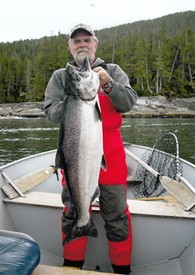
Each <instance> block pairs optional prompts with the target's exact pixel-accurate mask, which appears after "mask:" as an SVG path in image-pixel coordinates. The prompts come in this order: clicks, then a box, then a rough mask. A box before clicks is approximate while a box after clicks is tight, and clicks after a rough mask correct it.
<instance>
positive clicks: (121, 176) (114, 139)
mask: <svg viewBox="0 0 195 275" xmlns="http://www.w3.org/2000/svg"><path fill="white" fill-rule="evenodd" d="M98 95H99V102H100V107H101V113H102V124H103V148H104V156H105V160H106V168H107V170H106V171H104V170H103V169H101V170H100V176H99V185H100V211H101V189H102V190H103V189H107V187H108V190H109V188H110V190H114V188H116V187H120V188H122V189H121V190H122V191H123V189H124V190H125V191H124V192H122V194H123V193H124V211H123V213H121V216H122V215H123V216H124V214H125V216H126V219H127V230H126V231H127V234H126V237H125V239H124V238H122V237H121V239H122V240H121V239H120V240H118V239H117V241H115V237H112V233H110V234H109V232H107V233H108V234H107V236H108V246H109V253H110V261H111V263H112V265H114V266H128V265H130V263H131V252H132V229H131V215H130V212H129V210H128V207H127V204H126V179H127V166H126V161H125V151H124V146H123V141H122V138H121V133H120V127H121V124H122V115H121V114H120V113H119V112H117V110H116V109H115V108H114V106H113V104H112V102H111V100H110V98H109V97H108V96H107V95H106V94H105V93H104V92H102V91H101V89H99V92H98ZM119 185H120V186H119ZM101 187H102V188H101ZM106 193H107V190H106ZM115 193H116V192H115ZM119 195H120V194H119ZM102 196H103V192H102ZM112 197H113V194H112ZM116 207H117V205H116ZM65 211H66V208H65ZM103 212H104V211H103ZM106 212H107V211H105V213H106ZM113 212H114V211H113ZM102 216H103V218H104V214H103V215H102ZM105 216H106V215H105ZM118 223H119V225H120V221H119V222H118ZM109 227H110V226H109ZM111 227H112V225H111ZM113 228H114V227H113ZM62 238H63V240H64V238H65V234H64V232H63V230H62ZM117 238H118V237H117ZM112 239H114V241H113V240H112ZM86 243H87V237H82V238H79V239H76V240H73V241H71V242H69V243H68V244H66V245H65V246H64V253H63V257H64V258H65V259H69V260H71V261H82V260H84V259H85V252H86Z"/></svg>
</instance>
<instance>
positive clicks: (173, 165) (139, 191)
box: [131, 132, 183, 198]
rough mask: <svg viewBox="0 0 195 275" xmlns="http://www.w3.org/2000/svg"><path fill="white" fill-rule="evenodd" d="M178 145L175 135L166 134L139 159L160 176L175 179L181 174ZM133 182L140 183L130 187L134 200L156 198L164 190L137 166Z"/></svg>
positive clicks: (153, 177) (149, 174) (153, 178)
mask: <svg viewBox="0 0 195 275" xmlns="http://www.w3.org/2000/svg"><path fill="white" fill-rule="evenodd" d="M178 156H179V145H178V140H177V137H176V136H175V134H173V133H170V132H169V133H166V134H164V135H163V136H161V137H160V138H158V140H157V141H156V143H155V145H154V147H153V148H152V149H148V150H146V151H145V153H144V154H143V155H142V157H141V159H142V160H143V161H144V162H145V163H147V164H148V165H149V166H151V167H152V168H153V169H154V170H155V171H157V172H158V173H159V174H160V175H163V176H168V177H170V178H172V179H174V178H176V176H177V174H178V173H181V174H182V170H183V168H182V165H181V162H180V161H179V158H178ZM134 178H135V181H136V182H140V184H136V185H134V186H132V187H131V191H132V192H133V194H134V197H135V198H142V197H156V196H160V195H161V194H163V193H164V192H165V191H166V190H165V189H164V187H163V186H162V184H161V183H160V181H159V179H158V178H157V177H155V176H154V175H153V174H152V173H150V172H148V171H147V170H146V169H145V168H143V167H142V166H141V165H140V164H138V166H137V169H136V172H135V175H134Z"/></svg>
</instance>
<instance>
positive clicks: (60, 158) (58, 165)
mask: <svg viewBox="0 0 195 275" xmlns="http://www.w3.org/2000/svg"><path fill="white" fill-rule="evenodd" d="M63 162H64V160H63V155H62V151H61V150H60V149H58V150H57V152H56V157H55V167H56V169H59V168H62V169H63V167H64V166H63Z"/></svg>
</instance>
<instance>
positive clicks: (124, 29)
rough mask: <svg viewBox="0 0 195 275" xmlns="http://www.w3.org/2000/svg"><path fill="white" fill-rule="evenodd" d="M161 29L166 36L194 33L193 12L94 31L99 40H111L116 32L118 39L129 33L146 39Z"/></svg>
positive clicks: (194, 13) (194, 14)
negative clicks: (182, 32)
mask: <svg viewBox="0 0 195 275" xmlns="http://www.w3.org/2000/svg"><path fill="white" fill-rule="evenodd" d="M162 28H164V30H165V31H166V34H167V36H174V35H176V34H178V33H179V32H180V31H181V30H183V29H185V28H187V29H191V30H192V31H193V32H195V11H186V12H177V13H174V14H169V15H165V16H162V17H159V18H155V19H149V20H141V21H136V22H133V23H128V24H123V25H119V26H116V27H112V28H105V29H102V30H99V31H95V33H96V35H97V37H98V38H99V39H100V40H102V39H103V40H104V39H109V38H111V37H112V36H113V33H115V32H116V30H117V32H118V35H119V37H120V38H122V37H124V36H126V35H127V34H131V33H134V34H138V35H140V36H143V37H147V36H148V35H149V34H150V33H153V34H154V33H156V32H158V31H159V30H160V29H162Z"/></svg>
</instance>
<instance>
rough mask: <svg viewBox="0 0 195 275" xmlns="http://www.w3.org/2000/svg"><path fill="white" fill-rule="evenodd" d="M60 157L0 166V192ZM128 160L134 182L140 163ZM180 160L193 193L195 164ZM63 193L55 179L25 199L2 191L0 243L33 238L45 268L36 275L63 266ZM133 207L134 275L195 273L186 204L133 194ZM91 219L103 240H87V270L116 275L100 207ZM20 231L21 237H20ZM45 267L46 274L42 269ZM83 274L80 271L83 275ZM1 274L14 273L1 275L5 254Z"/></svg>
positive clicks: (191, 217)
mask: <svg viewBox="0 0 195 275" xmlns="http://www.w3.org/2000/svg"><path fill="white" fill-rule="evenodd" d="M125 147H126V149H127V151H130V152H132V153H133V154H135V155H136V156H138V157H139V158H141V156H142V155H143V153H144V152H145V150H146V149H148V148H146V147H143V146H138V145H132V144H126V145H125ZM55 154H56V151H55V150H52V151H48V152H43V153H40V154H36V155H33V156H30V157H26V158H23V159H21V160H18V161H14V162H12V163H10V164H7V165H4V166H2V167H0V187H1V188H2V187H3V186H6V185H8V182H10V183H11V184H12V183H13V184H15V183H16V182H17V180H18V179H22V178H23V177H26V176H27V175H31V176H32V173H33V171H35V172H36V171H38V170H39V169H45V170H47V167H50V166H51V165H54V163H55ZM126 159H127V166H128V172H129V175H128V177H129V178H132V177H133V176H134V173H135V170H136V167H137V162H136V161H135V160H133V159H132V158H131V157H130V156H129V155H128V154H127V156H126ZM180 161H181V163H182V165H183V177H184V178H185V179H186V180H187V181H188V182H189V183H190V184H191V185H192V186H193V188H194V187H195V180H194V178H195V165H193V164H192V163H190V162H187V161H185V160H183V159H180ZM10 183H9V184H10ZM130 184H131V182H130V183H129V185H130ZM61 188H62V187H61V184H60V181H57V177H56V175H55V174H53V175H51V176H48V178H47V179H46V180H45V181H44V182H42V183H40V184H38V185H37V186H35V187H33V188H30V190H28V191H27V192H25V194H24V196H23V193H22V192H21V194H20V196H17V197H16V198H13V199H10V198H9V197H8V196H6V194H5V192H3V191H1V200H0V217H1V218H0V228H1V230H0V240H1V237H3V236H5V235H6V236H7V235H8V236H12V234H13V236H15V235H14V234H16V236H19V237H22V238H25V237H27V239H28V236H29V238H30V239H31V238H32V239H33V240H34V241H35V242H36V244H38V246H39V248H40V250H41V259H40V265H39V266H38V267H37V268H36V270H35V271H33V274H35V275H36V274H50V272H49V271H48V270H49V269H48V270H47V267H48V268H51V267H49V266H53V267H55V268H56V269H55V270H57V267H58V268H59V269H60V267H61V266H62V263H63V259H62V241H61V215H62V209H63V205H62V202H61ZM128 205H129V208H130V211H131V214H132V226H133V254H132V274H135V275H138V274H139V275H142V274H144V275H147V274H148V275H149V274H150V275H153V274H155V275H156V274H158V275H163V274H170V275H193V274H195V214H194V213H193V212H192V211H186V209H185V206H184V205H182V204H181V203H180V202H177V201H174V200H173V201H168V202H167V201H165V200H151V201H143V200H138V199H134V195H133V194H132V193H131V191H130V189H128ZM92 218H93V221H94V223H95V225H96V227H97V229H98V237H97V238H89V240H88V246H87V254H86V260H85V264H84V270H91V271H92V270H96V269H97V267H98V268H99V269H100V271H101V272H107V273H111V272H113V271H112V268H111V264H110V261H109V256H108V247H107V239H106V235H105V230H104V222H103V220H102V217H101V215H100V212H99V207H98V205H94V206H93V213H92ZM15 232H21V235H20V233H15ZM17 234H18V235H17ZM23 234H25V235H23ZM7 260H9V259H7ZM35 266H36V264H35ZM43 266H44V269H41V268H42V267H43ZM40 270H42V271H41V272H40ZM43 270H44V271H43ZM45 270H46V271H45ZM39 272H40V273H39ZM55 272H57V271H55ZM82 272H83V273H82ZM84 272H85V271H83V270H81V271H80V273H79V274H84ZM0 274H9V273H1V254H0ZM10 274H14V273H10ZM21 274H22V273H21ZM24 274H25V273H24ZM55 274H58V273H55ZM60 274H61V273H60ZM66 274H68V273H66ZM69 274H71V273H69ZM87 274H89V273H87Z"/></svg>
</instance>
